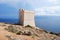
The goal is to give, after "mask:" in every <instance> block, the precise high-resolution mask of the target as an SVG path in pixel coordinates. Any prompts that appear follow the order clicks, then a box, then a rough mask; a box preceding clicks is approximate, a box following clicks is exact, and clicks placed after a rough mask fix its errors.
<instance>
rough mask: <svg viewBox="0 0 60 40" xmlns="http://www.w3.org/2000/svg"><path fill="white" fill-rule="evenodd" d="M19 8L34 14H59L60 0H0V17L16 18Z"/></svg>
mask: <svg viewBox="0 0 60 40" xmlns="http://www.w3.org/2000/svg"><path fill="white" fill-rule="evenodd" d="M20 8H23V9H25V10H33V11H35V15H36V16H44V15H45V16H60V0H0V18H17V17H18V10H19V9H20Z"/></svg>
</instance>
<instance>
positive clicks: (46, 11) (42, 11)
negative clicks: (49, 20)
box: [35, 6, 60, 16]
mask: <svg viewBox="0 0 60 40" xmlns="http://www.w3.org/2000/svg"><path fill="white" fill-rule="evenodd" d="M56 11H60V6H51V7H41V8H36V9H35V13H36V14H35V15H39V16H40V15H50V16H52V15H53V16H60V13H56Z"/></svg>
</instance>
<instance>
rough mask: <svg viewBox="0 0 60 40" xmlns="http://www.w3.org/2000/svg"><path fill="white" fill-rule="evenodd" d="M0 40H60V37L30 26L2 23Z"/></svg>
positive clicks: (0, 25) (0, 24)
mask: <svg viewBox="0 0 60 40" xmlns="http://www.w3.org/2000/svg"><path fill="white" fill-rule="evenodd" d="M0 40H60V35H59V34H56V33H53V32H48V31H45V30H43V29H41V28H37V27H32V26H30V25H27V26H25V27H24V26H20V25H13V24H5V23H0Z"/></svg>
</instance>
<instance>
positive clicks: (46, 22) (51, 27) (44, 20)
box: [0, 16, 60, 33]
mask: <svg viewBox="0 0 60 40" xmlns="http://www.w3.org/2000/svg"><path fill="white" fill-rule="evenodd" d="M0 22H4V23H10V24H16V23H18V18H0ZM35 25H36V26H37V27H39V28H42V29H43V30H46V31H50V32H55V33H60V16H35Z"/></svg>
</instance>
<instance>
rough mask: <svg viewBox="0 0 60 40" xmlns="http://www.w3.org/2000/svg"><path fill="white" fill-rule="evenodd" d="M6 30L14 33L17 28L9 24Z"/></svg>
mask: <svg viewBox="0 0 60 40" xmlns="http://www.w3.org/2000/svg"><path fill="white" fill-rule="evenodd" d="M8 31H10V32H13V33H16V32H17V31H18V29H17V27H14V26H12V25H11V26H9V27H8Z"/></svg>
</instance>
